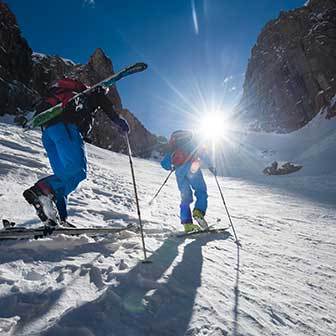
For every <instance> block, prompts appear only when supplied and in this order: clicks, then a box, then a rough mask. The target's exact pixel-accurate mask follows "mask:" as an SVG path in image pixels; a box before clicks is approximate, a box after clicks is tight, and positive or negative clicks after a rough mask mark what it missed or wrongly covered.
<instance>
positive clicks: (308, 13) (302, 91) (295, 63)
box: [236, 0, 336, 133]
mask: <svg viewBox="0 0 336 336" xmlns="http://www.w3.org/2000/svg"><path fill="white" fill-rule="evenodd" d="M236 111H237V115H238V116H239V117H240V118H241V120H242V121H245V122H247V123H249V125H250V127H251V128H253V129H255V130H265V131H277V132H284V133H286V132H290V131H293V130H296V129H299V128H301V127H303V126H304V125H305V124H307V123H308V122H309V121H310V120H311V119H313V118H314V116H316V115H317V114H318V113H319V112H320V111H321V112H322V111H323V112H325V115H326V117H327V118H332V117H334V116H335V115H336V0H311V1H310V2H309V3H308V4H307V5H306V6H305V7H302V8H299V9H296V10H292V11H289V12H281V14H280V16H279V17H278V19H276V20H273V21H271V22H269V23H268V24H267V25H266V26H265V27H264V29H263V30H262V32H261V34H260V35H259V37H258V40H257V43H256V45H255V46H254V47H253V49H252V53H251V58H250V60H249V63H248V68H247V72H246V77H245V83H244V92H243V96H242V99H241V101H240V103H239V105H238V107H237V108H236Z"/></svg>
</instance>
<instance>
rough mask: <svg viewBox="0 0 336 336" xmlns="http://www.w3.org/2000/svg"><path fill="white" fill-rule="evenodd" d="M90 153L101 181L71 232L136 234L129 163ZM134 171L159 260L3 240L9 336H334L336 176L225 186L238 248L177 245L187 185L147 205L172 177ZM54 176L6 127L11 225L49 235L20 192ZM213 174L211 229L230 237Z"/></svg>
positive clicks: (0, 162)
mask: <svg viewBox="0 0 336 336" xmlns="http://www.w3.org/2000/svg"><path fill="white" fill-rule="evenodd" d="M293 136H294V135H293ZM270 137H271V136H270V135H269V136H268V138H267V139H268V140H270ZM267 139H266V138H264V140H263V141H264V142H263V144H264V147H267V146H266V144H267V142H266V141H267ZM325 139H326V140H325V141H326V142H328V137H326V138H325ZM299 140H300V139H298V141H299ZM260 141H261V140H260ZM272 141H273V140H272ZM311 141H312V142H314V139H313V138H312V140H311ZM275 143H276V142H274V141H273V142H271V144H275ZM296 143H298V142H296ZM334 144H335V142H334ZM322 145H323V144H321V147H319V148H320V149H321V148H322V149H323V148H324V147H323V146H322ZM271 147H272V146H271ZM273 147H274V146H273ZM253 148H255V147H253ZM305 148H308V147H307V146H306V147H305ZM328 148H329V147H328ZM87 149H88V157H89V167H90V169H89V178H88V180H87V181H85V182H84V183H82V184H81V185H80V187H79V188H78V190H77V191H76V192H75V193H74V194H73V195H72V196H71V198H70V204H69V205H70V215H71V221H72V222H73V223H74V224H76V225H78V226H81V227H92V226H104V227H105V226H108V227H120V226H125V225H127V224H129V223H136V222H137V215H136V207H135V202H134V194H133V185H132V180H131V175H130V168H129V162H128V157H127V156H124V155H121V154H117V153H113V152H110V151H106V150H103V149H99V148H97V147H94V146H92V145H88V146H87ZM265 150H266V149H265ZM267 150H269V152H267V153H265V155H266V156H267V157H266V158H264V159H265V162H266V161H267V160H269V159H270V157H269V155H270V153H271V150H273V151H274V152H272V153H273V155H275V156H279V153H283V156H286V155H285V152H284V151H283V152H281V150H280V147H279V146H278V147H277V148H275V149H269V148H268V149H267ZM317 150H318V149H316V148H312V149H311V150H310V151H307V150H305V151H303V152H302V153H301V156H297V161H298V163H304V164H305V167H307V162H308V157H313V158H314V155H317V152H316V151H317ZM328 150H329V149H328ZM258 151H259V149H258ZM243 152H244V151H243V150H241V152H240V153H243ZM256 153H257V152H256V151H255V152H253V154H256ZM258 153H259V152H258ZM260 153H261V152H260ZM288 155H289V154H288ZM290 155H297V152H295V150H293V151H292V153H291V154H290ZM280 156H281V155H280ZM316 157H317V156H316ZM258 158H259V157H255V158H254V159H255V161H257V159H258ZM277 159H279V160H281V159H284V160H287V157H277ZM305 160H306V161H305ZM242 162H244V161H243V160H242ZM251 162H252V158H249V159H248V160H247V161H245V165H249V164H250V163H251ZM234 163H239V162H238V161H237V160H236V161H234ZM314 164H315V163H314ZM316 165H317V164H316ZM134 167H135V174H136V179H137V183H138V192H139V198H140V205H141V210H142V217H143V222H144V232H145V242H146V247H147V253H148V255H149V259H150V260H151V261H152V263H150V264H144V263H142V262H141V260H142V259H143V253H142V247H141V239H140V236H139V234H138V233H135V232H131V231H124V232H123V233H120V234H118V235H115V236H113V235H110V236H105V237H95V238H92V237H87V236H85V235H81V236H78V237H68V236H65V235H59V236H55V237H49V238H44V239H39V240H22V241H2V242H0V260H1V268H0V334H1V335H72V336H73V335H90V336H91V335H118V336H119V335H120V336H121V335H123V336H124V335H128V336H132V335H134V336H135V335H136V336H141V335H174V336H177V335H189V336H191V335H193V336H196V335H197V336H198V335H202V336H203V335H204V336H222V335H236V336H238V335H244V336H247V335H251V336H252V335H253V336H260V335H265V336H270V335H274V336H275V335H295V336H300V335H302V336H303V335H305V336H306V335H321V336H322V335H323V336H325V335H335V330H336V318H335V312H336V300H335V288H336V280H335V279H336V267H335V266H336V239H335V237H336V211H335V200H336V182H335V181H336V178H335V175H334V174H332V173H331V172H329V173H328V175H322V174H317V171H316V170H314V169H313V168H312V171H314V172H315V174H314V175H310V174H309V173H308V172H309V170H308V168H309V165H308V168H306V169H302V171H299V172H297V173H294V174H293V175H288V176H281V177H279V176H267V177H266V176H262V175H261V174H260V176H257V177H256V175H257V174H256V173H255V174H251V176H248V174H247V172H245V173H246V174H245V175H242V176H240V177H223V178H219V183H220V185H221V186H222V188H223V192H224V196H225V199H226V203H227V205H228V208H229V211H230V213H231V215H232V220H233V223H234V225H235V227H236V230H237V233H238V236H239V238H240V241H241V244H242V247H241V248H238V247H237V245H236V244H235V243H234V239H233V237H232V232H231V231H229V232H231V234H230V233H229V232H227V233H220V234H203V235H197V236H190V237H187V238H177V237H176V235H175V234H176V233H177V232H179V231H181V230H182V228H181V225H180V224H179V217H178V208H179V193H178V190H177V186H176V182H175V178H174V177H172V178H171V179H170V180H169V181H168V183H167V185H166V186H165V187H164V188H163V190H162V192H161V194H160V195H159V197H158V198H157V199H156V201H155V202H154V204H153V205H152V206H149V205H148V202H149V201H150V199H151V197H152V196H153V195H154V193H155V191H156V190H157V189H158V188H159V186H160V185H161V183H162V182H163V180H164V178H165V177H166V176H167V172H165V171H163V170H162V169H161V168H160V166H159V165H158V163H156V162H153V161H147V160H142V159H134ZM253 167H254V166H253ZM233 168H235V172H236V174H237V175H239V174H238V173H237V172H238V171H239V169H238V168H239V167H232V169H233ZM260 168H264V166H263V164H261V165H260ZM253 169H254V168H253ZM256 171H260V170H259V169H255V170H253V172H256ZM304 172H305V173H304ZM49 173H50V169H49V166H48V161H47V158H46V156H45V154H44V150H43V148H42V146H41V142H40V132H39V131H30V132H26V133H24V132H22V130H21V129H20V128H18V127H16V126H13V125H9V124H5V123H0V206H1V218H9V219H11V220H13V221H16V222H17V223H18V225H20V226H38V225H39V222H38V219H37V217H36V215H35V213H34V210H33V209H32V208H31V207H30V206H29V205H28V204H26V203H25V201H24V199H23V197H22V192H23V191H24V190H25V189H26V188H27V187H29V186H31V185H32V184H33V183H34V182H35V181H36V180H37V179H38V178H40V177H42V176H45V175H46V174H49ZM205 175H206V176H205V178H206V181H207V183H208V192H209V210H208V214H207V218H208V221H209V223H210V224H214V225H215V226H217V227H227V226H228V219H227V217H226V214H225V210H224V208H223V204H222V201H221V198H220V196H219V192H218V189H217V186H216V184H215V181H214V178H213V177H212V176H210V175H209V174H208V173H205Z"/></svg>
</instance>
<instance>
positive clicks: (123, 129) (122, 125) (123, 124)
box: [114, 117, 130, 134]
mask: <svg viewBox="0 0 336 336" xmlns="http://www.w3.org/2000/svg"><path fill="white" fill-rule="evenodd" d="M114 123H115V124H116V125H117V126H118V131H119V133H120V134H124V133H129V131H130V128H129V126H128V123H127V121H126V120H125V119H123V118H120V117H119V118H118V119H116V120H114Z"/></svg>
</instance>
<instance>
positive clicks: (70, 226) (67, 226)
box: [59, 219, 76, 229]
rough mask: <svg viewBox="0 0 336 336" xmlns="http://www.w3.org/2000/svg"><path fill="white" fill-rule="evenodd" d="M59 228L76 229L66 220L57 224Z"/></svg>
mask: <svg viewBox="0 0 336 336" xmlns="http://www.w3.org/2000/svg"><path fill="white" fill-rule="evenodd" d="M59 227H61V228H73V229H74V228H76V225H74V224H72V223H70V222H68V221H67V220H66V219H61V221H60V222H59Z"/></svg>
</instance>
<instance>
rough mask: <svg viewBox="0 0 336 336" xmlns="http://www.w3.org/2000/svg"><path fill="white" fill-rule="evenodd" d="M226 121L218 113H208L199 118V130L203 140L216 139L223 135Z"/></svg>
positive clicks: (226, 124)
mask: <svg viewBox="0 0 336 336" xmlns="http://www.w3.org/2000/svg"><path fill="white" fill-rule="evenodd" d="M227 128H228V122H227V120H225V118H224V117H223V115H221V114H220V113H209V114H207V115H205V116H203V118H201V120H200V125H199V131H200V135H201V137H203V138H204V139H205V140H211V141H218V140H220V139H222V138H224V136H225V132H226V130H227Z"/></svg>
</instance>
